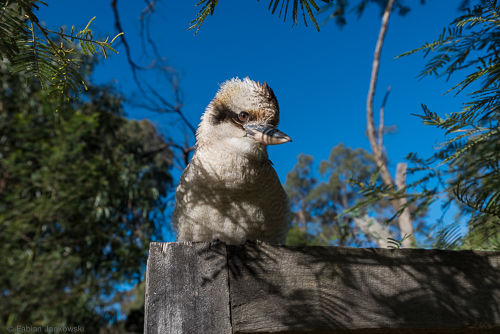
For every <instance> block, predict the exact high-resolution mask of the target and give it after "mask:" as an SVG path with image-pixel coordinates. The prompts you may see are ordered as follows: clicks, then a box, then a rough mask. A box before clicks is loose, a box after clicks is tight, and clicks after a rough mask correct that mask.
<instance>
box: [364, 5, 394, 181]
mask: <svg viewBox="0 0 500 334" xmlns="http://www.w3.org/2000/svg"><path fill="white" fill-rule="evenodd" d="M393 4H394V0H389V1H388V2H387V6H386V8H385V11H384V15H383V16H382V26H381V27H380V32H379V35H378V39H377V45H376V46H375V53H374V56H373V64H372V74H371V78H370V88H369V90H368V98H367V100H366V123H367V124H366V130H367V134H368V140H369V141H370V146H371V148H372V151H373V155H374V157H375V162H376V163H377V166H378V168H380V173H381V176H382V180H383V181H384V183H385V184H386V185H388V186H391V187H394V182H393V180H392V177H391V174H390V173H389V170H388V169H387V164H386V163H385V160H384V157H383V154H382V150H381V149H380V147H378V145H377V138H376V133H375V124H374V123H375V122H374V121H373V98H374V96H375V87H376V85H377V79H378V70H379V67H380V54H381V51H382V46H383V45H384V38H385V34H386V32H387V27H388V25H389V17H390V14H391V10H392V5H393Z"/></svg>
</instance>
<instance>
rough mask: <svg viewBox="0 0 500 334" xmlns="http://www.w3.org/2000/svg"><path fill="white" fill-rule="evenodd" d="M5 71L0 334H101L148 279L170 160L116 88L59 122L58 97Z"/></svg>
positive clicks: (1, 80)
mask: <svg viewBox="0 0 500 334" xmlns="http://www.w3.org/2000/svg"><path fill="white" fill-rule="evenodd" d="M0 66H1V68H0V133H1V135H0V141H1V145H0V161H1V163H0V268H2V270H1V271H0V286H1V287H2V288H1V289H0V327H1V328H6V327H7V326H15V325H17V324H32V325H33V326H35V325H40V326H43V325H51V326H64V325H68V326H69V325H73V326H74V325H81V326H84V327H85V331H86V332H91V333H97V332H98V328H99V327H101V326H102V325H103V324H106V323H109V321H110V320H112V319H113V317H114V313H113V312H112V310H111V309H110V308H109V303H108V302H107V301H106V300H110V298H109V297H110V296H112V295H113V294H114V290H115V287H116V285H117V284H124V283H135V282H137V281H140V280H141V279H142V275H143V273H142V271H141V270H142V269H141V268H143V267H144V264H145V260H146V255H147V247H148V244H149V242H150V241H151V240H152V239H153V240H154V238H155V236H158V235H159V229H160V228H161V227H160V226H159V225H158V222H159V221H158V219H159V218H161V217H162V212H163V210H164V206H165V203H164V200H163V198H164V197H165V196H166V194H167V191H169V190H170V187H171V182H172V179H171V176H170V174H169V168H170V166H171V160H172V157H171V152H170V151H169V150H168V149H167V148H166V145H165V143H164V141H163V140H162V138H161V137H160V136H159V134H158V133H157V132H156V130H155V128H154V126H153V125H152V124H151V123H150V122H148V121H140V122H138V121H131V120H127V119H125V118H124V117H123V116H122V107H121V98H120V97H119V96H118V95H117V94H116V93H114V92H113V91H112V90H111V89H109V88H105V87H93V86H89V89H88V95H87V96H86V97H85V98H84V99H83V98H82V99H80V102H74V103H73V104H72V105H70V104H67V105H66V108H68V109H69V110H70V111H71V112H64V113H54V112H53V109H54V106H55V105H56V104H57V101H54V98H53V97H51V95H50V94H48V92H46V91H43V90H40V88H39V86H38V85H34V84H33V83H30V82H29V81H28V80H26V78H25V77H24V74H21V73H19V74H12V71H11V70H10V69H9V68H8V67H9V65H8V62H6V61H4V62H1V63H0ZM81 100H85V101H81Z"/></svg>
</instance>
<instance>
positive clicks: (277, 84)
mask: <svg viewBox="0 0 500 334" xmlns="http://www.w3.org/2000/svg"><path fill="white" fill-rule="evenodd" d="M196 2H197V0H196V1H195V0H193V1H171V0H170V1H167V0H161V1H159V2H158V4H157V7H156V13H155V15H154V16H153V17H152V22H151V27H152V31H153V32H152V37H153V38H154V39H155V40H156V42H157V43H158V46H159V47H160V53H161V54H162V55H164V56H165V57H167V59H168V63H169V65H170V66H172V67H174V68H176V69H177V70H178V71H179V73H180V74H181V79H182V81H181V88H182V90H183V94H184V107H183V111H184V112H185V114H186V116H187V117H188V118H189V119H190V120H191V122H192V123H193V124H195V125H197V124H198V120H199V118H200V116H201V114H202V113H203V111H204V109H205V107H206V105H207V104H208V103H209V102H210V100H211V99H212V98H213V96H214V95H215V93H216V91H217V89H218V84H220V83H222V82H223V81H225V80H227V79H229V78H231V77H234V76H239V77H245V76H249V77H250V78H252V79H254V80H258V81H261V82H263V81H266V82H267V83H268V84H269V85H270V86H271V87H272V88H273V90H274V91H275V93H276V95H277V97H278V101H279V104H280V109H281V115H280V116H281V117H280V119H281V123H280V126H279V128H280V129H281V130H282V131H284V132H285V133H287V134H288V135H290V136H291V137H292V139H293V142H292V143H286V144H283V145H278V146H274V147H270V149H269V152H270V158H271V160H272V161H273V162H274V165H275V168H276V170H277V172H278V175H279V177H280V179H281V180H282V182H284V181H285V180H286V174H287V173H288V172H289V171H290V170H291V169H292V168H293V166H294V165H295V163H296V161H297V156H298V155H299V154H300V153H306V154H310V155H313V156H314V157H315V160H316V162H317V164H319V162H320V161H321V160H323V159H327V158H328V155H329V152H330V150H331V148H332V147H334V146H335V145H337V144H338V143H344V144H345V145H346V146H349V147H352V148H357V147H362V148H365V149H367V150H369V143H368V139H367V138H366V136H365V127H366V120H365V112H366V111H365V104H366V95H367V91H368V84H369V78H370V72H371V66H372V58H373V51H374V48H375V42H376V39H377V35H378V31H379V27H380V20H381V18H380V9H379V8H378V6H375V5H370V6H368V8H367V9H366V11H365V13H364V15H363V16H362V17H361V19H359V20H358V19H357V18H356V17H355V15H350V16H348V23H347V25H346V26H345V27H344V28H342V29H339V28H338V27H337V25H336V24H335V23H334V22H333V21H331V22H328V23H326V24H324V25H321V31H320V32H317V31H316V30H315V29H314V27H313V26H312V25H309V27H305V26H304V25H303V23H302V22H299V24H298V25H296V26H293V25H292V22H291V20H287V22H283V20H282V19H281V18H279V17H278V16H277V15H271V13H270V12H268V10H267V5H268V1H260V2H257V1H255V0H246V1H219V4H218V6H217V8H216V10H215V15H214V16H209V17H208V18H207V19H206V21H205V23H204V25H203V27H202V28H201V30H200V32H199V33H198V34H197V35H194V32H193V31H192V30H191V31H188V30H187V27H188V26H189V22H190V20H191V19H192V18H193V17H194V16H195V14H196V12H197V11H198V9H197V8H195V7H194V4H195V3H196ZM426 2H427V3H426V4H425V5H421V4H420V1H406V3H412V4H413V5H412V6H413V7H412V9H411V11H410V12H409V13H408V14H407V15H406V16H404V17H401V16H398V15H396V14H393V15H392V16H391V20H390V24H389V30H388V33H387V36H386V42H385V44H384V49H383V51H382V60H381V68H380V73H379V82H378V85H377V95H376V99H375V108H376V110H378V107H379V106H380V103H381V101H382V99H383V95H384V93H385V90H386V89H387V87H388V86H389V85H391V86H392V91H391V95H390V97H389V100H388V103H387V105H386V109H385V115H386V117H385V124H386V125H396V126H397V129H398V131H397V133H393V134H389V135H387V136H386V137H385V145H386V148H387V152H388V157H389V159H390V170H391V171H392V173H393V174H394V171H395V166H396V164H397V163H398V162H400V161H403V159H404V157H405V156H406V155H407V154H408V153H409V152H418V153H419V154H420V155H422V156H429V155H430V154H431V153H432V152H433V149H434V148H435V146H436V145H437V144H439V143H440V142H442V141H443V139H444V138H443V136H442V132H441V131H439V130H436V129H434V128H432V127H429V126H425V125H423V124H422V123H421V121H420V120H419V119H418V118H417V117H415V116H412V115H411V114H415V113H420V112H421V108H420V104H421V103H425V104H427V105H428V106H429V107H430V108H431V110H433V111H436V112H440V113H443V114H444V113H450V112H453V111H457V110H459V108H460V103H461V102H462V100H461V99H460V98H455V97H454V96H453V94H448V95H444V96H443V93H444V92H445V91H446V90H447V89H449V88H450V87H451V86H452V85H453V81H451V82H446V81H445V80H444V79H443V78H441V79H435V78H426V79H423V80H419V79H417V78H416V76H417V75H418V73H419V72H420V70H421V69H422V68H423V66H424V64H425V60H424V59H423V57H422V55H421V54H417V55H413V56H409V57H404V58H402V59H397V60H395V59H394V57H395V56H397V55H398V54H400V53H402V52H405V51H408V50H411V49H414V48H416V47H419V46H421V45H422V44H423V43H425V42H429V41H432V40H433V39H435V38H436V37H437V36H438V35H439V34H440V33H441V31H442V29H443V28H444V27H445V26H446V25H447V24H448V23H449V22H450V21H451V20H452V19H453V18H455V17H456V16H457V15H458V12H457V6H458V2H457V1H456V0H440V1H436V0H434V1H432V0H429V1H426ZM352 3H357V1H352ZM118 5H119V9H120V14H121V20H122V24H123V29H124V32H125V34H126V36H127V39H128V42H129V44H130V45H131V48H132V49H133V50H134V53H133V56H134V58H135V60H136V61H137V62H139V63H141V62H142V64H143V65H148V60H147V57H145V56H144V55H143V54H142V51H141V41H140V39H139V16H140V13H141V11H142V10H143V8H144V6H145V2H142V1H131V0H127V1H125V0H120V1H119V2H118ZM93 16H97V18H96V20H95V21H94V23H93V29H94V31H95V35H96V36H106V35H114V34H116V32H117V31H116V30H115V28H114V18H113V14H112V11H111V8H110V2H109V1H106V2H103V1H97V0H87V1H78V2H77V1H71V2H68V1H67V0H66V1H62V0H53V1H49V7H47V8H43V7H42V9H41V10H40V13H39V18H40V19H41V20H43V21H45V22H46V23H47V25H48V26H49V27H56V26H60V25H67V26H71V25H75V26H76V27H77V28H83V27H84V26H85V25H86V23H87V22H88V20H89V19H90V18H92V17H93ZM324 17H325V16H320V21H322V19H323V18H324ZM118 51H120V54H119V55H113V56H111V57H110V58H109V59H108V60H106V61H104V62H102V63H101V64H100V65H99V66H98V67H97V69H96V72H95V74H94V79H95V81H97V82H99V83H107V82H114V83H115V84H116V85H117V86H118V87H119V89H120V90H121V91H122V92H124V93H125V94H127V95H128V94H131V93H132V91H133V90H134V89H135V86H134V84H133V80H132V75H131V72H130V69H129V67H128V64H127V61H126V57H125V52H124V49H123V47H121V46H120V47H118ZM458 79H459V78H458V77H457V78H455V80H458ZM150 80H151V82H156V78H155V77H154V76H151V78H150ZM161 85H162V83H161V82H160V81H158V86H156V88H157V89H158V90H160V91H164V92H165V95H166V96H169V94H170V93H171V92H170V87H168V86H167V85H165V84H163V85H164V87H162V86H161ZM127 113H128V115H129V116H130V117H132V118H137V119H141V118H148V119H150V120H151V121H152V122H153V123H155V124H156V125H157V126H158V128H159V129H161V130H162V131H164V132H168V131H169V130H168V129H169V128H170V126H171V125H169V124H171V120H172V118H171V117H170V116H166V115H159V114H152V113H144V112H141V111H137V110H134V109H133V108H130V107H128V108H127ZM179 175H180V172H176V175H175V177H176V178H178V177H179ZM435 214H437V212H434V215H435Z"/></svg>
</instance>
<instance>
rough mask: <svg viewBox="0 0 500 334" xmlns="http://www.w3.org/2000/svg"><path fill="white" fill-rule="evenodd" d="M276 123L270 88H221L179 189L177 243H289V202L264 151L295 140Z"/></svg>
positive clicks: (235, 83)
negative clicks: (267, 146) (278, 127)
mask: <svg viewBox="0 0 500 334" xmlns="http://www.w3.org/2000/svg"><path fill="white" fill-rule="evenodd" d="M278 116H279V110H278V103H277V100H276V97H275V96H274V93H273V92H272V90H271V89H270V88H269V87H268V86H267V85H260V84H258V83H256V82H254V81H251V80H250V79H244V80H239V79H232V80H230V81H228V82H226V83H224V84H223V85H222V87H221V89H220V90H219V92H218V93H217V95H216V97H215V98H214V100H213V101H212V102H211V103H210V105H209V106H208V107H207V110H206V111H205V113H204V115H203V117H202V121H201V123H200V126H199V128H198V132H197V137H196V138H197V142H196V149H195V152H194V154H193V158H192V159H191V162H190V163H189V165H188V166H187V167H186V169H185V171H184V173H183V174H182V176H181V180H180V182H179V186H178V188H177V192H176V205H175V210H174V215H173V224H174V228H175V229H176V230H177V234H178V239H179V240H182V241H211V240H216V239H219V240H222V241H225V242H228V243H231V244H239V243H243V242H245V241H246V240H262V241H268V242H273V243H282V242H283V241H284V238H285V235H286V232H287V230H288V224H289V221H288V218H289V207H288V201H287V196H286V193H285V191H284V190H283V187H282V186H281V183H280V181H279V179H278V176H277V174H276V172H275V170H274V168H273V167H272V164H271V162H270V161H269V159H268V155H267V150H266V144H278V143H283V142H287V141H289V140H290V138H289V137H288V136H286V135H285V134H283V133H282V132H280V131H278V130H277V129H276V128H275V126H276V125H277V123H278Z"/></svg>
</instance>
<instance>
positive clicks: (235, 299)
mask: <svg viewBox="0 0 500 334" xmlns="http://www.w3.org/2000/svg"><path fill="white" fill-rule="evenodd" d="M227 259H228V263H227V268H228V272H229V280H230V282H229V284H230V290H231V292H230V295H231V308H232V310H231V313H232V321H233V328H234V329H235V330H242V331H243V330H244V331H248V332H252V330H255V331H257V329H259V328H261V329H262V328H270V329H273V330H274V331H278V332H280V331H283V332H285V331H293V330H296V331H300V330H306V329H308V330H311V329H314V330H326V331H328V330H342V329H345V330H347V329H350V330H353V329H359V330H361V329H370V328H400V329H404V328H413V329H426V328H427V329H431V328H441V329H443V330H446V329H453V328H463V329H466V328H469V329H471V331H470V332H471V333H472V332H477V329H478V328H479V329H481V328H483V329H487V328H491V326H493V325H496V326H498V325H499V324H500V268H499V255H498V253H487V252H473V251H440V250H418V249H408V250H405V249H403V250H388V249H361V248H339V247H284V246H273V245H269V244H267V243H259V242H257V243H253V242H252V243H246V244H245V245H242V246H227ZM472 328H475V329H476V330H475V331H472ZM466 332H467V331H466ZM488 332H489V331H488Z"/></svg>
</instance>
